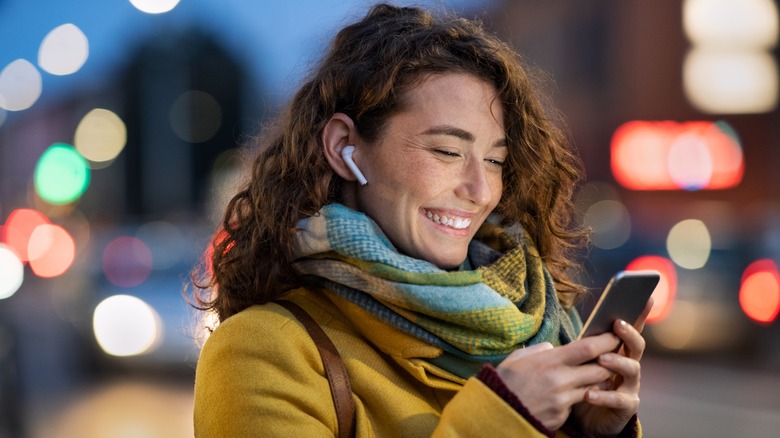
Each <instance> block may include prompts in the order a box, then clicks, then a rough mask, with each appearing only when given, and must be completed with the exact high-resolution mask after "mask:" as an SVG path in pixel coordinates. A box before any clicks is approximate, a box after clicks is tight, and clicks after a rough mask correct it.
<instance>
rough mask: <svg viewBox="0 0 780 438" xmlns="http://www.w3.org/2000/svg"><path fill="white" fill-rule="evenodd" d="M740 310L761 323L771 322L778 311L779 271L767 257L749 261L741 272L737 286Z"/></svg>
mask: <svg viewBox="0 0 780 438" xmlns="http://www.w3.org/2000/svg"><path fill="white" fill-rule="evenodd" d="M739 305H740V306H741V307H742V311H743V312H745V314H746V315H747V316H748V317H749V318H750V319H752V320H753V321H756V322H758V323H761V324H769V323H771V322H773V321H774V320H775V319H776V318H777V315H778V313H780V273H778V269H777V265H776V264H775V263H774V262H773V261H772V260H769V259H762V260H757V261H755V262H753V263H751V264H750V265H749V266H748V267H747V268H745V272H744V273H743V274H742V284H741V286H740V288H739Z"/></svg>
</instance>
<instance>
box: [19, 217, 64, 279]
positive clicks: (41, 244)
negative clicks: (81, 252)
mask: <svg viewBox="0 0 780 438" xmlns="http://www.w3.org/2000/svg"><path fill="white" fill-rule="evenodd" d="M28 254H29V256H30V269H32V271H33V273H35V275H37V276H38V277H42V278H52V277H57V276H59V275H62V274H63V273H64V272H65V271H67V270H68V268H70V266H71V265H72V264H73V261H74V259H75V258H76V244H75V242H74V241H73V237H71V235H70V234H69V233H68V231H67V230H65V229H64V228H62V227H60V226H59V225H53V224H43V225H39V226H37V227H36V228H35V230H34V231H33V232H32V234H31V235H30V243H29V247H28Z"/></svg>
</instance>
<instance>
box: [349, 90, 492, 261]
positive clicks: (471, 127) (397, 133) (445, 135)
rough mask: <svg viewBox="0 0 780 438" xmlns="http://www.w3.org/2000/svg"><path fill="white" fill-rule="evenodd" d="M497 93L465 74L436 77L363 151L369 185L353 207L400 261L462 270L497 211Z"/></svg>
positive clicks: (415, 93)
mask: <svg viewBox="0 0 780 438" xmlns="http://www.w3.org/2000/svg"><path fill="white" fill-rule="evenodd" d="M495 97H496V90H495V88H494V87H493V86H491V85H490V84H488V83H487V82H485V81H483V80H481V79H479V78H477V77H475V76H472V75H468V74H436V75H431V76H429V77H428V78H426V79H425V80H424V81H423V82H422V83H421V84H419V85H418V86H416V87H414V88H412V89H411V90H410V91H409V92H408V94H407V99H406V101H405V110H404V111H402V112H400V113H398V114H396V115H394V116H392V117H390V118H389V119H388V122H387V124H386V126H385V128H384V129H383V131H382V134H381V135H380V138H379V140H378V141H377V142H376V143H375V144H372V145H367V146H366V147H363V148H361V151H360V162H359V165H360V169H361V170H362V171H363V173H364V174H365V176H366V178H367V179H368V185H366V186H363V187H360V188H358V189H357V194H356V199H355V202H356V204H357V205H352V206H351V207H352V208H355V209H357V210H360V211H363V212H364V213H366V214H367V215H368V216H370V217H371V218H372V219H373V220H374V221H375V222H377V223H378V224H379V226H380V227H381V228H382V230H383V231H384V232H385V233H386V234H387V236H388V237H389V238H390V240H391V241H392V242H393V244H394V245H395V246H396V247H397V248H398V249H399V250H400V251H401V252H402V253H404V254H407V255H409V256H412V257H416V258H419V259H423V260H427V261H429V262H431V263H433V264H435V265H437V266H438V267H440V268H443V269H450V268H455V267H457V266H459V265H460V264H461V263H462V262H463V261H464V260H465V259H466V253H467V250H468V245H469V242H470V241H471V239H472V238H473V237H474V234H475V233H476V231H477V229H478V228H479V227H480V225H482V223H483V222H484V221H485V219H486V218H487V217H488V215H489V214H490V212H491V211H493V209H494V208H495V207H496V205H497V204H498V202H499V200H500V198H501V193H502V188H503V187H502V179H501V172H502V166H503V163H504V161H505V159H506V156H507V146H506V138H505V131H504V123H503V120H504V117H503V109H502V106H501V103H500V102H499V101H498V99H496V98H495Z"/></svg>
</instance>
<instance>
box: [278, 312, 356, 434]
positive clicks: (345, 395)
mask: <svg viewBox="0 0 780 438" xmlns="http://www.w3.org/2000/svg"><path fill="white" fill-rule="evenodd" d="M276 303H278V304H279V305H280V306H282V307H284V308H285V309H287V310H289V311H290V313H292V314H293V316H294V317H296V318H297V319H298V321H300V322H301V324H303V327H304V328H305V329H306V331H307V332H309V336H311V338H312V339H313V340H314V344H315V345H317V350H318V351H319V353H320V357H321V358H322V365H323V366H324V367H325V377H327V379H328V384H330V394H331V396H332V397H333V404H334V405H335V406H336V419H337V421H338V428H339V430H338V438H351V437H354V436H355V401H354V400H352V386H351V385H350V384H349V376H347V368H346V367H345V366H344V361H343V360H341V356H340V355H339V352H338V350H336V346H335V345H333V341H331V340H330V338H329V337H328V335H326V334H325V332H324V331H323V330H322V327H320V326H319V324H317V321H315V320H314V318H312V317H311V315H309V314H308V313H306V311H305V310H303V309H302V308H301V307H300V306H298V305H297V304H295V303H292V302H290V301H284V300H279V301H277V302H276Z"/></svg>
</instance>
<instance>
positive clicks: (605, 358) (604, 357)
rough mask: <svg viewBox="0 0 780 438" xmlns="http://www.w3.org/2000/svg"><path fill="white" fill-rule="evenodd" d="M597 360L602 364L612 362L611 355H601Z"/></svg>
mask: <svg viewBox="0 0 780 438" xmlns="http://www.w3.org/2000/svg"><path fill="white" fill-rule="evenodd" d="M599 359H600V360H601V361H602V362H611V361H612V355H611V354H602V355H601V356H599Z"/></svg>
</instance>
